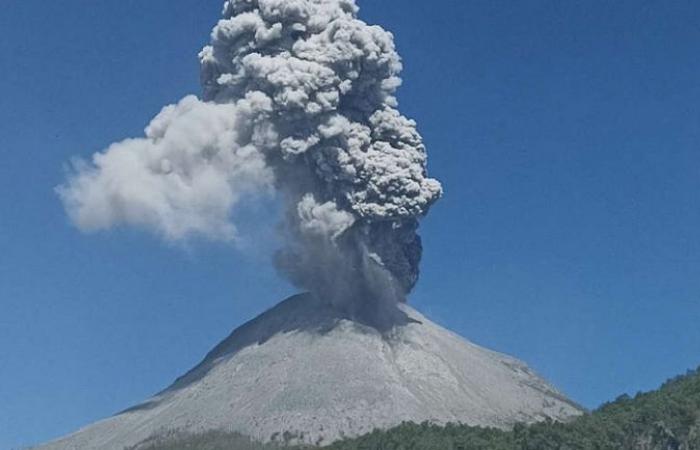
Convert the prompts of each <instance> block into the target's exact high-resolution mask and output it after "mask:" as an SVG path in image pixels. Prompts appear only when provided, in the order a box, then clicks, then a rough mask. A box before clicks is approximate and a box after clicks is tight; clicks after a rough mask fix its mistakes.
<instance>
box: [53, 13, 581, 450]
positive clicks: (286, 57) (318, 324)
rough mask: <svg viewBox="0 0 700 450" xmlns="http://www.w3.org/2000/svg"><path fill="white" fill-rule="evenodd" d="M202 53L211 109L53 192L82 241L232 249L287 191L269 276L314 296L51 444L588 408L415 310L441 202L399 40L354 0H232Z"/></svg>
mask: <svg viewBox="0 0 700 450" xmlns="http://www.w3.org/2000/svg"><path fill="white" fill-rule="evenodd" d="M199 59H200V62H201V80H202V87H203V93H202V96H201V98H198V97H195V96H188V97H185V98H184V99H182V100H181V101H180V102H178V103H177V104H175V105H170V106H166V107H165V108H163V110H162V111H161V112H160V113H159V114H158V115H157V116H156V117H155V118H154V119H153V120H152V121H151V123H150V124H149V125H148V126H147V127H146V130H145V137H142V138H137V139H128V140H125V141H122V142H118V143H115V144H112V145H111V146H109V147H108V148H107V149H106V150H104V151H102V152H100V153H96V154H95V155H94V156H93V158H92V160H91V161H90V162H81V163H77V164H75V167H74V170H73V172H72V173H71V175H70V176H69V178H68V180H67V181H66V183H65V184H63V185H62V186H59V187H58V188H57V191H58V193H59V195H60V197H61V199H62V201H63V203H64V205H65V207H66V210H67V213H68V215H69V216H70V218H71V220H72V221H73V223H74V224H75V225H76V226H77V227H78V228H80V229H81V230H83V231H97V230H104V229H108V228H111V227H115V226H121V225H126V226H136V227H140V228H145V229H148V230H151V231H153V232H155V233H157V234H158V235H160V236H161V237H163V238H164V239H166V240H169V241H179V240H187V239H189V238H191V237H196V236H203V237H205V238H208V239H212V240H217V241H223V242H235V241H236V239H237V238H238V237H237V236H238V235H237V233H238V232H237V227H236V219H237V213H238V210H237V206H238V205H239V204H240V203H241V201H243V200H252V201H255V199H256V198H258V196H261V195H275V196H276V197H277V198H279V199H281V200H282V204H283V205H284V207H283V209H284V211H283V213H282V218H281V227H280V230H281V231H280V232H281V234H282V235H283V237H284V239H283V242H284V244H283V246H282V248H280V249H279V250H278V252H277V254H276V256H275V258H274V263H275V265H276V267H277V268H278V269H279V271H280V273H282V274H283V275H284V276H286V277H287V278H288V279H289V280H291V281H292V282H293V283H294V284H295V285H296V286H298V287H299V288H300V289H302V290H304V291H307V292H309V294H305V295H301V296H297V297H294V298H292V299H290V300H287V301H286V302H283V303H282V304H280V305H279V306H278V307H276V308H274V309H273V310H271V311H269V312H267V313H265V314H263V315H262V316H261V317H259V318H257V319H255V320H254V321H252V322H251V323H249V324H247V325H245V326H244V327H242V328H240V329H238V330H236V331H234V333H233V334H232V335H231V337H229V338H228V339H227V340H226V341H224V342H223V343H222V344H220V345H219V346H218V347H217V348H216V349H215V350H214V351H213V352H212V353H211V354H210V355H209V356H208V357H207V358H206V359H205V360H204V361H203V362H202V363H201V364H200V365H199V366H198V367H197V368H195V369H194V370H193V371H192V372H190V373H189V374H188V375H186V376H185V377H183V378H181V379H180V380H178V381H177V382H176V383H175V384H174V385H173V386H171V387H170V388H169V389H167V390H165V391H163V392H162V393H160V394H158V395H157V396H156V397H154V398H153V399H151V400H149V401H148V402H146V403H144V404H143V405H141V406H139V407H136V408H133V409H131V410H128V411H126V412H124V413H122V414H120V415H118V416H116V417H114V418H112V419H109V420H107V421H105V422H101V423H98V424H97V425H95V426H93V427H90V428H88V429H86V430H85V431H83V432H80V433H78V434H77V435H74V436H73V437H70V438H68V439H67V440H64V441H59V442H58V443H57V444H54V447H49V448H122V447H123V446H124V445H127V444H129V445H133V444H135V443H138V441H139V440H142V439H145V438H147V437H148V436H149V435H150V434H155V433H158V432H161V431H164V430H168V429H173V428H177V429H180V430H186V431H191V432H196V431H203V430H207V429H231V430H235V431H242V432H245V433H246V434H250V435H251V436H254V437H255V438H259V439H261V440H269V439H272V437H273V436H275V435H277V434H279V433H283V432H293V433H295V436H299V440H301V441H303V442H309V443H318V442H329V441H332V440H333V439H337V438H338V437H341V436H343V435H353V434H357V433H360V432H364V431H370V430H371V429H372V428H373V427H374V426H379V427H385V426H391V425H395V424H398V423H400V422H401V421H402V420H417V421H422V420H434V421H437V422H446V421H453V422H465V423H473V424H480V425H495V426H508V425H510V424H513V423H514V422H516V421H533V420H540V419H543V418H547V417H550V418H555V419H561V418H566V417H568V416H570V415H573V414H577V413H578V411H579V410H578V408H577V407H576V406H575V405H573V404H571V403H570V402H568V401H567V400H566V399H564V398H563V397H562V396H561V395H559V394H558V393H557V392H556V391H555V390H554V389H553V388H551V387H550V386H549V385H547V384H546V383H545V382H544V381H542V380H541V379H539V378H538V377H537V376H536V375H534V374H533V373H532V372H530V371H529V369H527V368H526V367H525V366H524V365H522V364H521V363H519V362H517V361H515V360H513V359H512V358H509V357H506V356H504V355H498V354H496V353H493V352H490V351H488V350H484V349H481V348H479V347H477V346H475V345H473V344H470V343H468V342H466V341H464V340H462V339H461V338H458V337H457V336H456V335H453V334H452V333H450V332H448V331H447V330H444V329H442V328H440V327H438V326H437V325H435V324H432V323H430V322H429V321H428V320H427V319H425V317H423V316H421V315H420V314H419V313H417V312H416V311H414V310H413V309H411V308H410V307H409V306H408V305H407V304H405V303H406V300H407V296H408V294H409V293H410V292H411V290H412V289H413V287H414V286H415V284H416V282H417V280H418V276H419V263H420V259H421V254H422V245H421V240H420V237H419V235H418V227H419V221H420V219H421V218H423V217H425V215H426V214H427V213H428V211H429V209H430V207H431V206H432V205H433V204H434V203H435V202H436V201H437V200H438V199H439V198H440V196H441V194H442V189H441V186H440V183H439V182H438V181H436V180H434V179H431V178H429V177H428V174H427V169H426V164H427V155H426V149H425V146H424V144H423V140H422V138H421V136H420V134H419V133H418V131H417V129H416V123H415V122H414V121H412V120H410V119H408V118H406V117H404V116H403V115H402V114H401V113H400V112H399V110H398V102H397V99H396V96H395V93H396V90H397V88H398V87H399V86H400V84H401V79H400V78H399V74H400V72H401V70H402V65H401V59H400V57H399V55H398V54H397V52H396V49H395V47H394V42H393V36H392V35H391V34H390V33H389V32H387V31H385V30H383V29H382V28H380V27H378V26H370V25H368V24H366V23H365V22H363V21H361V20H360V19H359V18H358V7H357V6H356V4H355V1H354V0H229V1H227V2H226V3H225V5H224V8H223V18H222V19H221V20H220V21H219V22H218V24H217V25H216V26H215V27H214V29H213V31H212V33H211V43H210V44H209V45H208V46H206V47H205V48H204V49H203V50H202V51H201V52H200V53H199ZM272 367H274V369H272ZM341 379H342V380H343V382H340V380H341ZM255 386H264V387H260V388H257V389H256V388H255ZM71 445H72V446H71Z"/></svg>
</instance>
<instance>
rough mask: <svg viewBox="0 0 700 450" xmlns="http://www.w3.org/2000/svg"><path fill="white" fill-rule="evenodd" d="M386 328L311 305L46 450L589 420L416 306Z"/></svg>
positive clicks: (288, 306) (281, 314)
mask: <svg viewBox="0 0 700 450" xmlns="http://www.w3.org/2000/svg"><path fill="white" fill-rule="evenodd" d="M392 320H393V323H392V324H388V323H387V324H386V325H387V327H386V328H377V327H376V326H370V325H367V324H364V323H362V322H361V321H357V320H355V319H352V318H350V317H348V316H346V315H345V312H344V311H342V310H339V309H338V308H337V307H336V306H334V305H333V304H331V303H327V302H322V301H320V300H317V299H316V298H315V297H314V296H312V295H308V294H307V295H299V296H296V297H292V298H290V299H288V300H286V301H284V302H282V303H281V304H279V305H278V306H276V307H275V308H273V309H271V310H269V311H268V312H266V313H264V314H262V315H261V316H259V317H258V318H256V319H254V320H252V321H251V322H249V323H247V324H245V325H243V326H242V327H240V328H238V329H237V330H235V331H234V332H233V333H232V334H231V335H230V336H229V337H228V338H227V339H225V340H224V341H223V342H221V343H220V344H219V345H218V346H217V347H216V348H215V349H214V350H213V351H212V352H211V353H209V355H207V357H206V358H205V359H204V361H202V362H201V363H200V364H199V365H198V366H197V367H195V368H194V369H192V370H191V371H190V372H189V373H187V374H186V375H185V376H183V377H181V378H180V379H178V380H177V381H176V382H175V383H174V384H173V385H172V386H170V387H169V388H168V389H166V390H164V391H163V392H161V393H159V394H158V395H156V396H154V397H153V398H151V399H149V400H147V401H146V402H144V403H143V404H141V405H138V406H136V407H134V408H131V409H129V410H127V411H124V412H122V413H121V414H118V415H116V416H114V417H112V418H110V419H107V420H104V421H101V422H98V423H96V424H94V425H91V426H89V427H87V428H84V429H83V430H80V431H78V432H77V433H75V434H73V435H71V436H68V437H66V438H64V439H61V440H58V441H56V442H53V443H50V444H48V445H45V446H42V447H39V448H40V449H42V450H82V449H101V450H123V448H124V447H125V446H134V445H137V444H139V443H140V442H142V441H144V440H146V439H148V438H149V437H153V436H158V435H161V434H164V433H167V432H168V431H171V430H177V431H179V432H185V433H200V432H203V431H208V430H225V431H237V432H241V433H243V434H246V435H249V436H251V437H253V438H255V439H258V440H262V441H270V440H274V439H281V438H282V436H283V435H284V434H285V433H286V434H287V436H293V437H294V438H293V439H294V441H296V442H304V443H308V444H327V443H330V442H332V441H334V440H336V439H339V438H341V437H343V436H357V435H360V434H363V433H367V432H370V431H372V430H373V429H374V428H389V427H391V426H394V425H399V424H400V423H401V422H403V421H414V422H423V421H432V422H435V423H446V422H454V423H466V424H471V425H483V426H494V427H501V428H506V427H509V426H511V425H513V424H514V423H517V422H534V421H540V420H544V419H547V418H551V419H554V420H566V419H567V418H570V417H572V416H575V415H578V414H580V413H581V410H580V408H579V407H578V406H576V405H575V404H574V403H572V402H570V401H568V400H567V399H566V398H565V397H563V396H562V395H561V394H560V393H559V392H557V391H556V390H555V389H554V388H553V387H552V386H550V385H549V384H548V383H546V382H545V381H544V380H542V379H541V378H539V377H538V376H537V375H536V374H534V373H533V372H532V371H531V370H530V369H528V367H527V366H525V365H524V364H523V363H521V362H520V361H518V360H516V359H513V358H511V357H509V356H506V355H502V354H499V353H495V352H492V351H489V350H486V349H483V348H481V347H479V346H477V345H474V344H472V343H470V342H468V341H465V340H464V339H462V338H461V337H459V336H457V335H455V334H454V333H452V332H450V331H448V330H446V329H444V328H442V327H440V326H438V325H436V324H435V323H432V322H431V321H429V320H428V319H426V318H425V317H424V316H422V315H421V314H420V313H418V312H417V311H415V310H414V309H412V308H411V307H409V306H408V305H399V307H398V310H397V311H396V314H395V316H394V317H393V319H392Z"/></svg>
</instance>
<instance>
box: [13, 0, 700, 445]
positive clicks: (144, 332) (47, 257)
mask: <svg viewBox="0 0 700 450" xmlns="http://www.w3.org/2000/svg"><path fill="white" fill-rule="evenodd" d="M220 3H221V0H167V1H166V0H149V1H142V0H123V1H103V0H100V1H85V0H62V1H60V2H47V1H44V0H10V1H8V2H4V4H3V7H2V13H0V77H2V78H1V79H2V83H0V157H1V159H0V192H2V194H1V196H0V448H3V449H5V448H13V447H18V446H20V445H24V444H30V443H34V442H40V441H44V440H46V439H49V438H52V437H56V436H58V435H61V434H64V433H66V432H69V431H72V430H74V429H76V428H77V427H79V426H81V425H84V424H86V423H89V422H92V421H94V420H96V419H98V418H101V417H104V416H107V415H110V414H112V413H115V412H117V411H119V410H121V409H123V408H126V407H128V406H130V405H132V404H134V403H136V402H137V401H139V400H141V399H144V398H145V397H147V396H148V395H150V394H152V393H154V392H156V391H157V390H159V389H161V388H163V387H165V386H166V385H167V384H169V383H170V382H171V381H172V380H173V379H174V378H175V377H176V376H178V375H180V374H181V373H183V372H184V371H185V370H186V369H188V368H189V367H191V366H192V365H193V364H195V363H196V362H198V360H199V359H200V358H201V357H202V356H203V355H204V354H205V353H206V352H207V351H208V350H209V349H210V348H211V347H212V346H213V345H214V344H215V343H217V342H218V340H220V339H221V338H223V337H224V336H225V335H227V334H228V333H229V332H230V331H231V329H232V328H233V327H235V326H237V325H239V324H241V323H242V322H244V321H246V320H248V319H250V318H252V317H253V316H254V315H255V314H256V313H258V312H261V311H262V310H264V309H265V308H267V307H269V306H271V305H272V304H274V303H276V302H277V301H279V300H281V299H282V298H283V297H285V296H286V295H288V294H291V293H293V291H294V289H292V288H291V287H290V286H288V285H287V284H286V283H285V282H284V281H282V280H280V279H279V278H278V277H277V276H276V275H275V273H274V272H273V270H272V269H271V268H270V266H269V264H268V262H267V258H268V255H267V254H266V252H267V250H259V251H258V249H257V248H256V247H255V246H251V247H250V248H249V249H247V250H246V251H245V252H242V253H241V252H236V251H234V250H233V249H231V248H220V247H216V246H213V245H207V244H198V245H193V246H190V247H189V248H187V249H182V248H175V247H168V246H167V245H163V244H162V243H161V242H159V241H158V240H156V239H155V238H153V237H151V236H150V235H147V234H142V233H139V232H134V231H117V232H110V233H105V234H99V235H93V236H85V235H81V234H80V233H79V232H78V231H76V230H75V229H73V228H71V227H70V226H69V224H68V221H67V219H66V217H65V215H64V212H63V210H62V207H61V205H60V203H59V201H58V199H57V197H56V195H55V194H54V193H53V191H52V189H53V187H54V186H55V185H57V184H59V183H60V182H61V181H62V180H63V176H64V174H63V165H64V164H65V163H66V162H67V161H68V160H69V159H70V158H71V157H72V156H74V155H82V156H88V155H90V154H91V153H92V152H94V151H97V150H100V149H102V148H103V147H104V146H105V145H107V144H109V143H111V142H113V141H115V140H119V139H122V138H125V137H130V136H139V135H140V134H141V130H142V128H143V127H144V126H145V125H146V124H147V123H148V121H149V120H150V118H151V117H152V116H153V115H154V114H155V113H157V112H158V111H159V109H160V108H161V107H162V106H163V105H165V104H167V103H171V102H175V101H177V100H178V99H179V98H180V97H182V96H184V95H186V94H189V93H198V92H199V87H198V66H197V59H196V54H197V52H198V51H199V49H200V47H201V46H202V45H203V44H204V43H205V42H206V41H207V38H208V33H209V30H210V29H211V27H212V25H213V24H214V22H215V21H216V20H217V17H218V14H219V11H220V6H221V5H220ZM359 3H360V5H361V7H362V15H363V17H364V19H366V20H367V21H368V22H372V23H378V24H381V25H383V26H384V27H385V28H387V29H389V30H391V31H393V32H394V34H395V36H396V41H397V44H398V47H399V49H400V50H401V52H402V54H403V57H404V60H405V65H406V69H405V73H404V81H405V83H404V86H403V87H402V89H401V90H400V93H399V99H400V101H401V104H402V111H403V112H404V113H406V114H407V115H409V116H411V117H413V118H415V119H417V120H418V123H419V126H420V130H421V132H422V133H423V135H424V136H425V138H426V141H427V143H428V145H429V151H430V169H431V174H432V175H434V176H436V177H438V178H440V179H441V181H442V182H443V183H444V186H445V191H446V195H445V197H444V199H443V200H442V201H441V202H440V203H439V204H438V205H436V206H435V207H434V208H433V210H432V212H431V215H430V217H429V218H428V219H427V220H426V221H425V223H424V226H423V229H422V231H423V235H424V238H425V244H426V254H425V259H424V264H423V278H422V281H421V282H420V285H419V288H418V289H417V291H416V292H415V295H414V296H413V300H412V301H413V303H414V304H415V305H416V306H417V307H418V308H419V309H421V310H423V311H424V312H426V313H427V314H428V315H429V316H430V317H432V318H433V319H435V320H437V321H438V322H440V323H442V324H444V325H446V326H447V327H449V328H451V329H453V330H455V331H457V332H459V333H460V334H462V335H464V336H466V337H467V338H469V339H471V340H473V341H475V342H477V343H479V344H482V345H485V346H487V347H490V348H494V349H496V350H500V351H503V352H506V353H510V354H513V355H515V356H517V357H519V358H521V359H523V360H525V361H527V362H528V363H530V364H531V365H532V366H533V367H534V368H535V369H536V370H537V371H539V372H540V373H541V374H543V375H545V376H546V377H547V378H549V379H550V380H551V381H552V382H553V383H555V384H556V385H557V386H558V387H560V388H561V389H562V390H564V391H565V392H566V393H567V394H569V395H570V396H571V397H572V398H573V399H575V400H577V401H579V402H581V403H582V404H584V405H586V406H588V407H595V406H596V405H598V404H600V403H601V402H603V401H604V400H606V399H611V398H614V397H616V396H617V395H618V394H620V393H622V392H630V393H634V392H636V391H638V390H646V389H651V388H653V387H655V386H657V385H658V384H659V383H660V382H661V381H663V380H664V379H665V378H667V377H669V376H672V375H674V374H677V373H680V372H683V371H685V370H686V369H687V368H690V367H694V366H697V365H698V364H700V351H699V350H700V326H698V323H700V153H699V152H700V56H699V55H700V27H698V23H700V6H698V3H697V2H693V1H668V2H650V1H638V0H635V1H618V2H609V1H588V2H558V1H521V2H512V1H494V0H479V1H461V0H459V1H458V0H433V1H430V2H426V1H420V2H419V1H406V0H382V1H370V0H360V2H359Z"/></svg>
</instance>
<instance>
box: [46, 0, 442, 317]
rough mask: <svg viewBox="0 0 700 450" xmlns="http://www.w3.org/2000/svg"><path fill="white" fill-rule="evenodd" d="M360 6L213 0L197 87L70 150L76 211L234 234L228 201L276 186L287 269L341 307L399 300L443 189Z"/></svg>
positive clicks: (173, 233)
mask: <svg viewBox="0 0 700 450" xmlns="http://www.w3.org/2000/svg"><path fill="white" fill-rule="evenodd" d="M357 14H358V8H357V6H356V4H355V2H354V0H231V1H228V2H226V3H225V5H224V10H223V18H222V19H221V20H220V21H219V23H218V24H217V25H216V26H215V27H214V29H213V31H212V34H211V43H210V45H208V46H207V47H205V48H204V49H203V50H202V51H201V52H200V55H199V56H200V61H201V77H202V86H203V94H202V98H201V99H199V98H196V97H194V96H189V97H186V98H184V99H183V100H181V101H180V102H179V103H178V104H176V105H171V106H167V107H165V108H164V109H163V111H162V112H161V113H160V114H159V115H158V116H156V118H154V119H153V121H152V122H151V124H150V125H149V126H148V127H147V128H146V136H145V137H143V138H138V139H129V140H125V141H122V142H118V143H115V144H112V145H111V146H110V147H108V148H107V149H106V150H104V151H103V152H100V153H97V154H95V155H94V156H93V158H92V161H91V162H87V163H85V162H84V163H78V164H77V165H76V166H75V170H74V171H73V173H72V174H71V175H70V177H69V179H68V180H67V181H66V183H65V184H64V185H62V186H60V187H58V188H57V189H58V192H59V195H60V196H61V198H62V200H63V202H64V204H65V206H66V209H67V212H68V214H69V216H70V217H71V219H72V220H73V222H74V223H75V224H76V225H77V226H78V227H79V228H80V229H82V230H85V231H93V230H101V229H107V228H111V227H114V226H118V225H131V226H138V227H142V228H147V229H150V230H153V231H155V232H156V233H158V234H160V235H161V236H163V237H164V238H165V239H168V240H183V239H188V238H189V237H191V236H196V235H202V236H205V237H207V238H210V239H216V240H222V241H235V239H236V226H235V223H236V206H237V204H238V203H239V202H240V201H241V200H242V199H244V198H253V199H254V198H255V197H256V196H257V195H259V194H261V193H271V192H276V193H277V195H279V196H280V197H281V198H282V199H283V200H284V204H285V205H286V211H285V213H284V218H283V227H282V230H283V231H282V233H283V234H284V237H285V240H284V242H285V246H284V248H282V249H280V251H279V253H278V255H277V256H276V258H275V261H276V264H277V267H278V268H279V269H280V271H281V272H282V273H283V274H285V275H286V276H287V277H288V278H289V279H290V280H291V281H292V282H294V283H295V284H296V285H298V286H300V287H302V288H304V289H308V290H310V291H312V292H314V293H316V294H317V295H320V296H323V297H324V298H327V299H329V300H331V301H333V302H335V303H337V304H341V305H345V306H348V307H349V308H351V309H362V308H365V307H366V306H367V305H372V304H381V303H385V302H389V303H392V302H399V301H404V300H405V298H406V296H407V294H408V293H409V292H410V291H411V289H412V288H413V286H414V285H415V283H416V281H417V279H418V273H419V263H420V259H421V253H422V247H421V241H420V237H419V236H418V234H417V229H418V222H419V220H420V219H421V218H422V217H424V216H425V215H426V214H427V213H428V210H429V208H430V207H431V205H432V204H433V203H434V202H435V201H436V200H437V199H438V198H439V197H440V195H441V187H440V184H439V183H438V182H437V181H436V180H433V179H431V178H429V177H428V176H427V172H426V150H425V146H424V145H423V141H422V138H421V136H420V134H419V133H418V131H417V130H416V124H415V122H413V121H412V120H410V119H408V118H406V117H404V116H403V115H401V113H400V112H399V111H398V109H397V108H398V102H397V100H396V97H395V92H396V89H397V88H398V87H399V85H400V84H401V80H400V78H399V74H400V72H401V69H402V67H401V59H400V57H399V55H398V54H397V52H396V50H395V47H394V42H393V36H392V35H391V34H390V33H389V32H387V31H385V30H383V29H382V28H380V27H378V26H370V25H367V24H366V23H364V22H363V21H361V20H359V19H358V17H357Z"/></svg>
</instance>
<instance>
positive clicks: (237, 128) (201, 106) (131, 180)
mask: <svg viewBox="0 0 700 450" xmlns="http://www.w3.org/2000/svg"><path fill="white" fill-rule="evenodd" d="M244 103H247V104H250V102H249V101H247V100H244ZM245 111H246V109H245V108H241V107H238V106H237V105H236V104H215V103H205V102H202V101H200V100H198V99H197V98H196V97H194V96H189V97H185V98H184V99H183V100H181V101H180V102H179V103H178V104H177V105H170V106H167V107H165V108H163V110H162V111H161V113H160V114H158V115H157V116H156V117H155V118H154V119H153V121H152V122H151V123H150V125H148V127H147V128H146V137H145V138H141V139H127V140H125V141H122V142H118V143H116V144H112V145H111V146H110V147H109V148H108V149H107V150H105V151H104V152H103V153H97V154H95V155H94V156H93V160H92V164H86V163H84V162H83V163H78V164H77V166H76V170H75V172H74V173H73V174H72V176H71V177H70V178H69V180H68V183H67V184H66V185H64V186H61V187H59V188H58V192H59V194H60V196H61V198H62V199H63V202H64V203H65V206H66V209H67V211H68V214H69V216H70V217H71V219H72V220H73V222H74V223H75V224H76V225H77V226H78V227H79V228H80V229H81V230H84V231H96V230H103V229H108V228H111V227H114V226H117V225H135V226H140V227H144V228H150V229H152V230H154V231H156V232H157V233H159V234H161V235H162V236H164V237H165V238H166V239H169V240H180V239H185V238H187V237H189V236H192V235H196V234H200V235H204V236H206V237H208V238H211V239H217V240H232V239H234V238H235V231H236V230H235V226H234V224H233V223H232V222H231V212H232V209H233V207H234V206H235V205H236V203H237V202H238V201H239V200H240V198H241V196H242V195H245V194H246V193H252V192H260V191H264V190H271V189H272V186H273V180H274V175H273V172H272V169H271V168H270V167H269V166H268V165H267V164H266V162H265V158H264V155H263V154H262V152H261V149H260V148H259V147H257V146H256V145H254V144H253V143H251V142H249V140H250V139H249V137H248V136H247V134H248V133H249V132H250V124H249V123H248V120H249V119H250V118H249V117H246V114H245Z"/></svg>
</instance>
